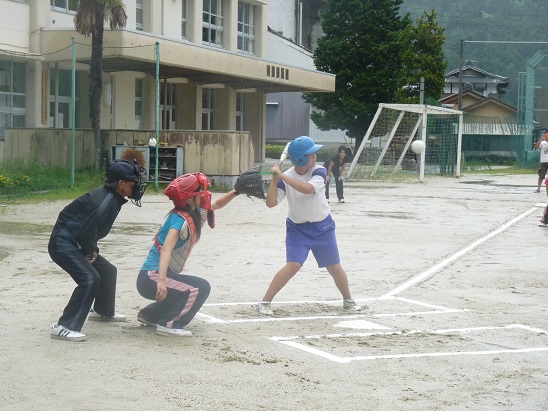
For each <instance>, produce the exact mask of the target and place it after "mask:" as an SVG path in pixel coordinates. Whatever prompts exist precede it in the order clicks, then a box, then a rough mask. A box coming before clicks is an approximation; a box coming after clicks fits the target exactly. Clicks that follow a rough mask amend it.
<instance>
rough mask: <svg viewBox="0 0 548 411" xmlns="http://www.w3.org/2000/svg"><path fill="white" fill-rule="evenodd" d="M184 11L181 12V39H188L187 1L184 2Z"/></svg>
mask: <svg viewBox="0 0 548 411" xmlns="http://www.w3.org/2000/svg"><path fill="white" fill-rule="evenodd" d="M182 5H183V9H182V11H181V38H183V39H186V38H187V34H186V30H187V28H186V27H187V23H188V4H187V0H183V1H182Z"/></svg>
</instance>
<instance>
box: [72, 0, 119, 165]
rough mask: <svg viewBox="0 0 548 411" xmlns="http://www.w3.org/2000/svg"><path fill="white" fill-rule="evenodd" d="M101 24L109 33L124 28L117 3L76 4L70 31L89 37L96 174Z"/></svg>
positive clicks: (108, 0) (96, 0)
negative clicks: (76, 7) (107, 27)
mask: <svg viewBox="0 0 548 411" xmlns="http://www.w3.org/2000/svg"><path fill="white" fill-rule="evenodd" d="M105 21H108V23H109V25H110V29H111V30H114V29H118V28H123V27H125V26H126V22H127V14H126V11H125V5H124V2H123V1H121V0H80V3H79V5H78V11H77V12H76V16H74V27H75V28H76V31H77V32H78V33H80V34H82V35H83V36H84V37H88V36H90V35H91V64H90V68H89V78H90V82H89V116H90V120H91V127H92V129H93V135H94V139H95V168H96V169H97V170H99V169H100V168H101V166H102V164H101V158H102V155H101V153H102V152H103V147H102V140H101V124H100V120H101V93H102V91H103V76H102V71H103V33H104V28H105Z"/></svg>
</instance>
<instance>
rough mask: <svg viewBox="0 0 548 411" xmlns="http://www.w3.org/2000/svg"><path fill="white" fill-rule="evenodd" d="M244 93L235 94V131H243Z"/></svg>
mask: <svg viewBox="0 0 548 411" xmlns="http://www.w3.org/2000/svg"><path fill="white" fill-rule="evenodd" d="M244 113H245V93H236V130H237V131H243V130H244Z"/></svg>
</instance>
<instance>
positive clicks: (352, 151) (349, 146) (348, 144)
mask: <svg viewBox="0 0 548 411" xmlns="http://www.w3.org/2000/svg"><path fill="white" fill-rule="evenodd" d="M343 137H344V141H345V142H346V145H347V146H348V148H349V149H350V152H351V153H352V157H353V156H354V150H352V146H351V145H350V143H349V142H348V140H347V139H346V134H343Z"/></svg>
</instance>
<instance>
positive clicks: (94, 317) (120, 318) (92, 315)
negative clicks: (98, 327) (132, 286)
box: [88, 310, 126, 322]
mask: <svg viewBox="0 0 548 411" xmlns="http://www.w3.org/2000/svg"><path fill="white" fill-rule="evenodd" d="M88 319H89V320H91V321H112V322H125V321H126V316H125V315H124V314H118V313H114V315H113V316H112V317H109V316H107V315H101V314H99V313H96V312H95V311H93V310H89V316H88Z"/></svg>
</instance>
